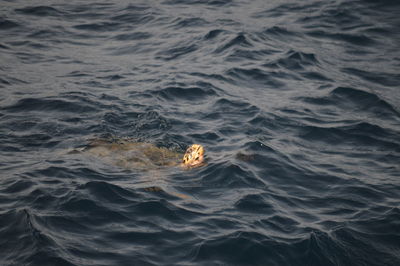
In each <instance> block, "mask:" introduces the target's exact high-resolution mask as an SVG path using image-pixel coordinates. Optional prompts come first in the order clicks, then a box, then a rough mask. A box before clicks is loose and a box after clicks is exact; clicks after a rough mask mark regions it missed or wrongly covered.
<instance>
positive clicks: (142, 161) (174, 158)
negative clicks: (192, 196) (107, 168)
mask: <svg viewBox="0 0 400 266" xmlns="http://www.w3.org/2000/svg"><path fill="white" fill-rule="evenodd" d="M79 152H82V153H84V154H88V155H90V156H92V157H96V158H101V159H103V160H104V161H106V162H108V163H111V164H113V165H117V166H119V167H123V168H127V169H138V170H154V169H160V168H164V167H167V166H180V167H182V168H185V169H190V168H195V167H199V166H202V165H204V164H205V162H204V161H205V160H204V147H203V146H202V145H200V144H192V145H190V146H189V147H188V148H187V150H186V152H185V153H184V154H182V153H180V152H178V151H174V150H170V149H167V148H165V147H157V146H155V145H154V144H151V143H146V142H136V141H133V140H131V139H115V138H98V139H93V140H91V141H90V142H89V144H88V145H87V146H85V147H83V148H81V149H79Z"/></svg>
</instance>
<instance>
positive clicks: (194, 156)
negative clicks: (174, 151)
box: [182, 144, 204, 167]
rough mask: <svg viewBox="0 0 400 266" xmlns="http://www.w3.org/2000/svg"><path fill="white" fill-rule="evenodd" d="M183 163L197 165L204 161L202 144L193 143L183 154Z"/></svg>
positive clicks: (190, 165) (189, 165)
mask: <svg viewBox="0 0 400 266" xmlns="http://www.w3.org/2000/svg"><path fill="white" fill-rule="evenodd" d="M182 161H183V165H184V166H187V167H197V166H200V165H202V164H203V163H204V148H203V146H201V145H200V144H192V145H191V146H190V147H189V148H188V149H187V150H186V152H185V155H183V159H182Z"/></svg>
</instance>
